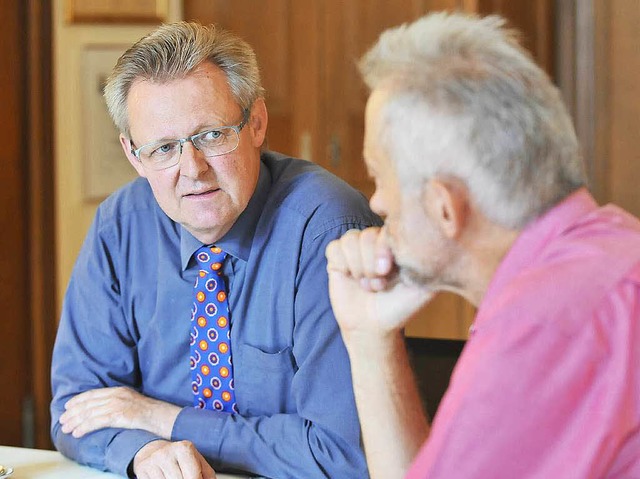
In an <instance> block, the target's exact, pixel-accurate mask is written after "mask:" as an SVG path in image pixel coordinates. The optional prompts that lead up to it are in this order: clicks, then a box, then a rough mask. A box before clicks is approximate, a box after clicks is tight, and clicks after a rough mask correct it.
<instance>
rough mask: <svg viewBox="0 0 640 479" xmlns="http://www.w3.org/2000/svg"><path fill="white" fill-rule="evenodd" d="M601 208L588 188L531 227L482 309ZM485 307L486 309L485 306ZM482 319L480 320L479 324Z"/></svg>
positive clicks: (508, 256)
mask: <svg viewBox="0 0 640 479" xmlns="http://www.w3.org/2000/svg"><path fill="white" fill-rule="evenodd" d="M597 208H598V205H597V203H596V201H595V200H594V199H593V197H592V196H591V194H590V193H589V192H588V191H587V190H586V188H581V189H579V190H577V191H575V192H574V193H572V194H571V195H569V196H568V197H567V198H565V199H564V200H562V201H561V202H560V203H558V204H557V205H556V206H554V207H553V208H551V209H550V210H549V211H547V212H546V213H544V214H543V215H542V216H541V217H539V218H537V219H536V220H534V221H532V222H531V223H529V225H527V226H526V227H525V228H524V229H523V230H522V232H521V233H520V235H519V236H518V237H517V238H516V240H515V242H514V243H513V245H512V246H511V248H510V249H509V251H508V252H507V254H506V255H505V257H504V258H503V259H502V261H501V263H500V265H499V266H498V269H497V270H496V272H495V274H494V276H493V278H492V280H491V282H490V283H489V287H488V288H487V292H486V294H485V296H484V298H483V300H482V303H481V305H480V308H479V310H478V311H479V314H480V312H481V311H482V310H483V309H484V307H486V305H487V304H489V303H491V302H492V301H493V299H494V298H495V297H498V296H499V295H500V292H501V291H502V290H503V288H504V287H505V285H507V284H508V283H509V282H511V281H512V280H513V278H514V277H515V276H516V275H518V274H519V273H520V272H522V270H523V269H525V268H526V267H527V265H530V264H532V262H533V261H534V258H536V257H537V256H538V255H539V254H540V252H541V251H542V250H543V249H544V248H545V247H546V246H547V245H548V244H549V243H550V242H551V241H552V240H553V239H554V238H557V237H558V236H561V235H562V234H564V233H565V232H566V231H568V230H569V229H571V228H572V227H573V226H574V224H575V223H576V221H578V220H579V218H581V217H582V216H584V215H586V214H588V213H589V212H591V211H594V210H596V209H597ZM483 306H484V307H483ZM478 319H479V318H477V319H476V321H477V320H478Z"/></svg>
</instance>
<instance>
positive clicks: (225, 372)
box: [220, 367, 229, 378]
mask: <svg viewBox="0 0 640 479" xmlns="http://www.w3.org/2000/svg"><path fill="white" fill-rule="evenodd" d="M220 376H222V377H223V378H226V377H228V376H229V370H228V369H227V368H225V367H221V368H220Z"/></svg>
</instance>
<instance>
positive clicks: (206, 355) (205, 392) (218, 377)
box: [189, 246, 238, 412]
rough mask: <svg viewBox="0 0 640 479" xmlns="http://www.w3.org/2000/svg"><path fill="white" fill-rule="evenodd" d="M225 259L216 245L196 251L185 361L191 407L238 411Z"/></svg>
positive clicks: (225, 254)
mask: <svg viewBox="0 0 640 479" xmlns="http://www.w3.org/2000/svg"><path fill="white" fill-rule="evenodd" d="M226 256H227V253H225V252H224V251H222V250H221V249H220V248H218V247H217V246H203V247H202V248H200V249H198V251H196V261H197V263H198V266H199V267H200V271H199V272H198V276H197V277H196V282H195V285H194V289H193V291H194V295H193V298H194V299H193V306H192V309H191V335H190V344H191V356H190V361H189V362H190V367H191V380H192V382H191V388H192V390H193V394H194V396H193V404H194V406H195V407H197V408H200V409H205V408H206V409H213V410H215V411H224V412H238V407H237V405H236V400H235V393H234V384H233V364H232V362H231V340H230V338H231V333H230V329H229V303H228V302H227V292H226V288H225V284H224V283H225V281H224V276H223V275H222V265H223V263H224V260H225V258H226Z"/></svg>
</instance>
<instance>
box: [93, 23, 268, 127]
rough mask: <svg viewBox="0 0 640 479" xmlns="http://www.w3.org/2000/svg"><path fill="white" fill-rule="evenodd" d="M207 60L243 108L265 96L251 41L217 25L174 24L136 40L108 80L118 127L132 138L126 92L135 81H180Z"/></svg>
mask: <svg viewBox="0 0 640 479" xmlns="http://www.w3.org/2000/svg"><path fill="white" fill-rule="evenodd" d="M205 61H209V62H211V63H212V64H214V65H216V66H217V67H219V68H220V69H221V70H222V71H223V72H224V74H225V75H226V77H227V82H228V84H229V87H230V89H231V93H232V94H233V96H234V98H235V100H236V102H237V103H238V105H240V107H241V108H242V109H245V108H249V107H250V106H251V105H252V104H253V102H254V101H255V100H256V99H257V98H261V97H263V96H264V89H263V88H262V84H261V82H260V70H259V68H258V62H257V60H256V56H255V53H254V51H253V49H252V48H251V47H250V46H249V44H248V43H246V42H245V41H244V40H242V39H241V38H239V37H237V36H236V35H234V34H232V33H230V32H228V31H225V30H223V29H221V28H219V27H216V26H214V25H208V26H203V25H200V24H199V23H195V22H176V23H170V24H166V25H162V26H160V27H159V28H158V29H156V30H155V31H153V32H151V33H149V34H148V35H146V36H144V37H142V38H141V39H140V40H138V41H137V42H136V43H135V44H133V45H132V46H131V48H129V49H128V50H127V51H126V52H125V53H124V54H123V55H122V56H121V57H120V58H119V59H118V62H117V63H116V65H115V67H114V69H113V71H112V72H111V75H110V76H109V78H108V79H107V83H106V86H105V89H104V97H105V100H106V102H107V108H108V109H109V114H110V115H111V118H112V119H113V122H114V123H115V124H116V127H118V129H119V130H120V132H121V133H122V134H124V135H126V136H129V122H128V115H127V96H128V95H129V90H130V88H131V86H132V84H133V83H134V82H135V81H136V80H140V79H144V80H151V81H154V82H160V83H164V82H169V81H172V80H176V79H181V78H184V77H185V76H187V75H188V74H189V73H191V72H193V71H194V70H195V69H196V68H197V67H198V66H199V65H200V64H202V63H203V62H205Z"/></svg>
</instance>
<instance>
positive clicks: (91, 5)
mask: <svg viewBox="0 0 640 479" xmlns="http://www.w3.org/2000/svg"><path fill="white" fill-rule="evenodd" d="M65 6H66V9H65V10H66V12H65V13H66V19H67V22H69V23H162V22H164V21H166V20H167V16H168V11H169V0H66V5H65Z"/></svg>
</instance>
